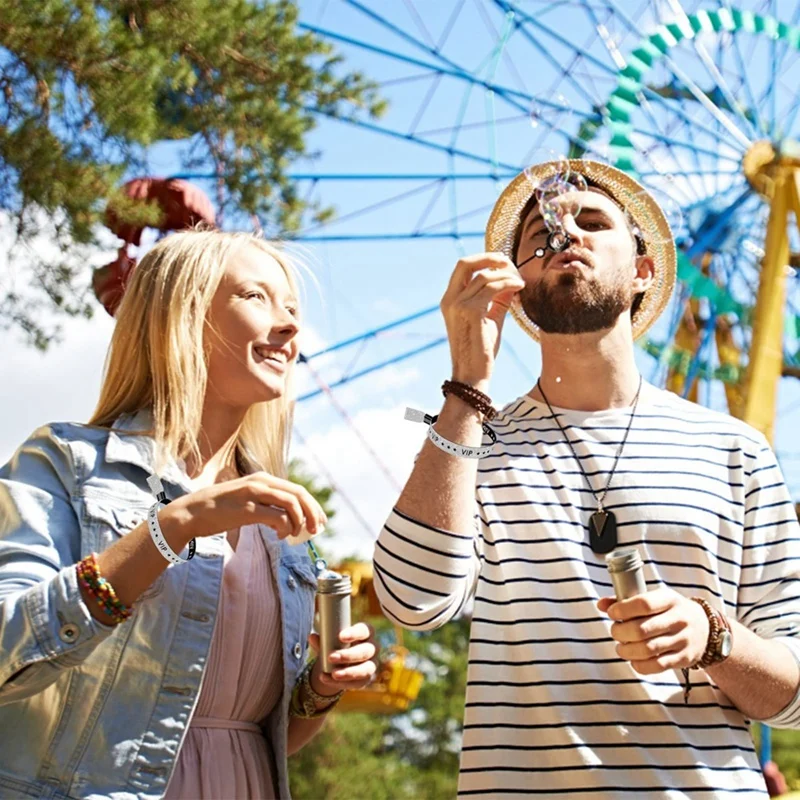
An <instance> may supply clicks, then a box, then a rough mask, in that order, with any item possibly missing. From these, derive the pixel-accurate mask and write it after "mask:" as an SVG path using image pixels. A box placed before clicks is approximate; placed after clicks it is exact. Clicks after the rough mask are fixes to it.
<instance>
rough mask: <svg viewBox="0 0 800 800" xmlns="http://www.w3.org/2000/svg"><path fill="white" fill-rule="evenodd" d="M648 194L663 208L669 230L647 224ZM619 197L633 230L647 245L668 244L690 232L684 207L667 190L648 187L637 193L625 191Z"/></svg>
mask: <svg viewBox="0 0 800 800" xmlns="http://www.w3.org/2000/svg"><path fill="white" fill-rule="evenodd" d="M648 196H649V197H651V198H652V199H653V200H655V202H656V203H657V204H658V205H659V207H660V208H661V210H662V212H663V213H664V217H665V218H666V220H667V224H668V225H669V230H664V229H663V228H659V227H658V226H656V225H654V224H650V225H648V224H647V214H644V213H642V212H643V211H644V210H645V204H646V200H647V198H648ZM617 199H618V200H619V201H620V203H621V204H622V206H623V207H624V209H625V214H626V217H627V218H628V222H629V224H630V225H631V228H632V229H633V232H634V233H635V234H636V235H637V236H639V237H640V238H641V239H642V240H643V241H644V243H645V244H646V245H648V244H666V243H667V242H670V241H673V240H675V239H676V238H682V237H683V236H685V235H686V234H687V233H688V231H687V229H686V223H685V218H684V213H683V209H682V208H681V206H680V204H679V203H678V202H677V201H676V200H675V199H674V198H672V197H671V196H670V195H668V194H666V192H662V191H659V190H658V189H647V190H643V191H640V192H635V193H630V192H628V193H624V194H623V195H622V196H621V197H618V198H617ZM637 217H639V218H640V219H642V220H643V224H641V225H640V224H639V223H638V222H637V221H636V218H637Z"/></svg>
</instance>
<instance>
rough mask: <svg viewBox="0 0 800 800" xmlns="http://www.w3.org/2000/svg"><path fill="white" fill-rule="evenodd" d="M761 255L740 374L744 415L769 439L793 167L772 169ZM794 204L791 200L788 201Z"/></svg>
mask: <svg viewBox="0 0 800 800" xmlns="http://www.w3.org/2000/svg"><path fill="white" fill-rule="evenodd" d="M773 180H774V184H773V185H774V192H773V193H772V198H771V208H770V214H769V222H768V223H767V237H766V242H765V246H764V260H763V262H762V265H761V280H760V283H759V287H758V299H757V300H756V306H755V310H754V312H753V314H754V318H753V339H752V343H751V345H750V358H749V364H748V368H747V376H746V379H745V403H744V420H745V422H748V423H749V424H750V425H752V426H753V427H754V428H757V429H758V430H760V431H761V432H762V433H763V434H764V435H765V436H766V437H767V439H769V440H770V441H772V437H773V433H774V424H775V412H776V404H777V393H778V381H779V379H780V377H781V370H782V368H783V329H784V319H783V314H784V306H785V304H786V265H787V264H788V263H789V236H788V231H787V217H788V212H789V206H790V192H791V194H792V199H794V194H795V193H796V187H795V180H794V170H783V169H777V170H776V171H775V173H774V178H773ZM791 205H794V203H791Z"/></svg>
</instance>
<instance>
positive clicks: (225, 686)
mask: <svg viewBox="0 0 800 800" xmlns="http://www.w3.org/2000/svg"><path fill="white" fill-rule="evenodd" d="M281 638H282V631H281V615H280V602H279V599H278V596H277V592H276V589H275V584H274V582H273V575H272V569H271V566H270V561H269V555H268V553H267V548H266V545H265V543H264V540H263V539H262V537H261V534H260V533H259V530H258V528H257V527H256V526H254V525H253V526H247V527H243V528H242V529H241V531H240V533H239V541H238V543H237V545H236V550H235V551H234V550H233V549H231V547H230V545H229V544H227V542H226V545H225V567H224V572H223V578H222V590H221V593H220V601H219V611H218V613H217V622H216V627H215V629H214V637H213V639H212V641H211V651H210V653H209V658H208V666H207V667H206V673H205V677H204V678H203V685H202V687H201V689H200V697H199V698H198V701H197V708H196V710H195V713H194V716H193V718H192V721H191V723H190V725H189V730H188V731H187V732H186V737H185V739H184V742H183V746H182V747H181V751H180V753H179V755H178V762H177V764H176V766H175V771H174V772H173V775H172V779H171V780H170V783H169V786H168V787H167V791H166V794H165V798H167V800H179V799H180V800H189V798H191V800H212V799H213V800H256V798H258V799H259V800H260V798H274V797H277V796H278V795H277V790H276V788H275V787H276V780H275V777H276V774H277V771H276V769H275V765H274V761H273V755H272V749H271V747H270V743H269V742H268V741H267V739H266V738H265V737H264V734H263V732H262V731H261V728H260V727H259V725H258V723H259V722H260V721H262V720H264V719H266V717H267V716H268V715H269V713H270V711H272V709H273V708H274V707H275V705H276V704H277V703H278V702H279V701H280V698H281V692H282V689H283V661H282V656H281V650H282V648H281Z"/></svg>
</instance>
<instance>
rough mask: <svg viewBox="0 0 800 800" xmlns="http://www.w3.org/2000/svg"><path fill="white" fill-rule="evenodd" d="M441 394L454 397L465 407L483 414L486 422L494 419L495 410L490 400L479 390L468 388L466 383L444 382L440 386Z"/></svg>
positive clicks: (472, 387)
mask: <svg viewBox="0 0 800 800" xmlns="http://www.w3.org/2000/svg"><path fill="white" fill-rule="evenodd" d="M442 394H443V395H444V396H445V397H447V395H448V394H452V395H455V396H456V397H458V398H459V399H461V400H463V401H464V402H465V403H466V404H467V405H469V406H472V407H473V408H474V409H475V410H476V411H478V412H480V413H481V414H483V416H484V417H486V419H487V420H491V419H494V418H495V417H496V416H497V409H496V408H495V407H494V406H493V405H492V398H491V397H489V395H487V394H484V393H483V392H482V391H480V389H476V388H475V387H474V386H470V385H469V384H468V383H461V381H445V382H444V383H443V384H442Z"/></svg>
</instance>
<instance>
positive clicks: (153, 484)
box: [147, 475, 196, 564]
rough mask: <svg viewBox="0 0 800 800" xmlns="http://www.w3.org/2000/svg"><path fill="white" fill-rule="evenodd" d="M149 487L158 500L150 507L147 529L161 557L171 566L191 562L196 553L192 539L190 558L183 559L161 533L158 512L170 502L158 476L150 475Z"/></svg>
mask: <svg viewBox="0 0 800 800" xmlns="http://www.w3.org/2000/svg"><path fill="white" fill-rule="evenodd" d="M147 485H148V486H149V487H150V490H151V491H152V492H153V494H154V495H155V496H156V497H157V498H158V499H157V500H156V502H155V503H153V505H152V506H151V507H150V511H148V512H147V528H148V530H149V531H150V537H151V538H152V540H153V543H154V544H155V546H156V548H157V549H158V552H159V553H161V555H162V556H164V558H166V559H167V561H169V562H170V564H184V563H186V562H187V561H190V560H191V559H192V558H194V551H195V547H196V543H195V540H194V539H192V541H191V542H189V556H188V558H183V557H182V556H179V555H178V554H177V553H176V552H175V551H174V550H173V549H172V548H171V547H170V546H169V544H168V543H167V540H166V538H165V537H164V534H163V532H162V531H161V525H160V524H159V522H158V512H159V511H160V510H161V509H162V508H164V506H165V505H167V503H168V502H169V501H168V500H167V499H166V494H165V492H164V487H163V486H162V484H161V480H160V479H159V477H158V475H150V476H149V477H148V478H147Z"/></svg>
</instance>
